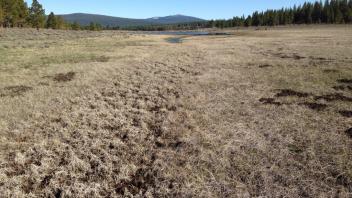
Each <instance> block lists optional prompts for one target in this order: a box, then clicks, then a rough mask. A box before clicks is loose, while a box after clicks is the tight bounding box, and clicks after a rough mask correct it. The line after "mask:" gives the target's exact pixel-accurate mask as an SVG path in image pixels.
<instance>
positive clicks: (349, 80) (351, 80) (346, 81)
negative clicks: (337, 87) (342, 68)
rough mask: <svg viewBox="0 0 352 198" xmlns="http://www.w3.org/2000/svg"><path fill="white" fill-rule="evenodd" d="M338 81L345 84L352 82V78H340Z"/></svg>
mask: <svg viewBox="0 0 352 198" xmlns="http://www.w3.org/2000/svg"><path fill="white" fill-rule="evenodd" d="M337 82H338V83H344V84H352V79H339V80H337Z"/></svg>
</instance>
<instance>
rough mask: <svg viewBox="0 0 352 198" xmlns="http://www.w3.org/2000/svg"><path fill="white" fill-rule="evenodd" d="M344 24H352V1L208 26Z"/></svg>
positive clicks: (270, 12) (333, 1)
mask: <svg viewBox="0 0 352 198" xmlns="http://www.w3.org/2000/svg"><path fill="white" fill-rule="evenodd" d="M320 23H325V24H344V23H352V0H326V1H325V3H323V2H321V1H320V2H318V1H317V2H315V3H310V2H308V3H304V4H303V5H299V6H294V7H292V8H282V9H280V10H267V11H265V12H258V11H256V12H254V13H253V14H252V15H249V16H247V17H245V16H242V17H234V18H233V19H230V20H215V21H214V20H212V21H209V24H208V26H210V27H218V28H227V27H238V26H275V25H289V24H320Z"/></svg>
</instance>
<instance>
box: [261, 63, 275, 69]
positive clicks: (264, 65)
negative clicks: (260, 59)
mask: <svg viewBox="0 0 352 198" xmlns="http://www.w3.org/2000/svg"><path fill="white" fill-rule="evenodd" d="M268 67H273V66H272V65H270V64H262V65H259V68H268Z"/></svg>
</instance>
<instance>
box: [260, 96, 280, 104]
mask: <svg viewBox="0 0 352 198" xmlns="http://www.w3.org/2000/svg"><path fill="white" fill-rule="evenodd" d="M259 102H261V103H263V104H270V105H276V106H280V105H282V103H281V102H277V101H275V99H274V98H261V99H259Z"/></svg>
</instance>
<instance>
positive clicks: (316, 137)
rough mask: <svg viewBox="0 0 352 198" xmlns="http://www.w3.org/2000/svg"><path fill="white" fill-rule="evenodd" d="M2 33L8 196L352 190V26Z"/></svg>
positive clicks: (1, 108)
mask: <svg viewBox="0 0 352 198" xmlns="http://www.w3.org/2000/svg"><path fill="white" fill-rule="evenodd" d="M231 32H232V33H233V35H230V36H199V37H186V38H183V42H182V43H168V42H167V41H166V39H167V38H168V37H170V36H162V35H158V36H157V35H143V34H133V33H132V32H118V31H103V32H85V31H53V30H41V31H39V32H38V31H36V30H31V29H11V30H5V29H0V197H351V196H352V128H351V127H352V26H343V25H341V26H305V27H303V26H297V27H286V28H275V29H267V30H264V29H263V30H254V29H250V30H233V31H231Z"/></svg>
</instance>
